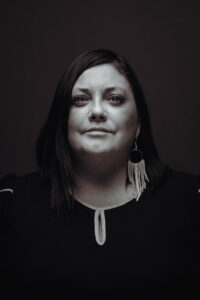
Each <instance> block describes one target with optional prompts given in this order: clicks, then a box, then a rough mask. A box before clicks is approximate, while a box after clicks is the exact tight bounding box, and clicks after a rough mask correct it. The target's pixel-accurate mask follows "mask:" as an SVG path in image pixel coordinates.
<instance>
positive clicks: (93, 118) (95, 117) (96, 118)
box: [89, 113, 106, 121]
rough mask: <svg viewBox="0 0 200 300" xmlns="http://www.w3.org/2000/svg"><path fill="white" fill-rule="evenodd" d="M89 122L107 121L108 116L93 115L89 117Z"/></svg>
mask: <svg viewBox="0 0 200 300" xmlns="http://www.w3.org/2000/svg"><path fill="white" fill-rule="evenodd" d="M89 120H90V121H105V120H106V116H105V115H104V114H102V113H101V114H96V113H92V114H91V115H90V116H89Z"/></svg>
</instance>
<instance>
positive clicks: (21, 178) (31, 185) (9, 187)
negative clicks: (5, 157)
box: [0, 171, 43, 199]
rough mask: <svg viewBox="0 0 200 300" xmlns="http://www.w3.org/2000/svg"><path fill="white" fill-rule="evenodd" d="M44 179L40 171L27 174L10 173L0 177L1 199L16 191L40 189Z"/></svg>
mask: <svg viewBox="0 0 200 300" xmlns="http://www.w3.org/2000/svg"><path fill="white" fill-rule="evenodd" d="M42 185H43V181H42V178H41V175H40V172H39V171H35V172H31V173H28V174H25V175H17V174H16V173H8V174H6V175H5V176H3V177H2V178H1V179H0V199H2V198H5V197H6V198H7V197H10V196H12V195H15V193H16V191H27V190H30V191H31V190H34V189H39V188H41V187H42Z"/></svg>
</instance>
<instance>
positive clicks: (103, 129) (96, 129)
mask: <svg viewBox="0 0 200 300" xmlns="http://www.w3.org/2000/svg"><path fill="white" fill-rule="evenodd" d="M93 131H95V132H111V131H109V130H107V129H106V128H103V127H93V128H90V129H88V130H87V131H86V132H93Z"/></svg>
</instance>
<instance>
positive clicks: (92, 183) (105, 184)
mask: <svg viewBox="0 0 200 300" xmlns="http://www.w3.org/2000/svg"><path fill="white" fill-rule="evenodd" d="M127 164H128V162H127V159H123V160H122V159H121V160H120V159H118V160H117V161H116V160H114V159H111V158H109V159H106V157H105V156H104V157H102V156H101V157H100V156H99V157H90V158H88V159H84V160H82V161H80V160H79V161H78V163H76V166H75V167H74V173H75V183H76V188H75V191H74V197H75V198H76V199H77V200H80V202H81V201H83V202H84V203H87V204H89V205H92V206H96V207H104V206H112V205H114V204H116V205H117V203H120V201H121V202H122V201H123V199H125V200H126V199H127Z"/></svg>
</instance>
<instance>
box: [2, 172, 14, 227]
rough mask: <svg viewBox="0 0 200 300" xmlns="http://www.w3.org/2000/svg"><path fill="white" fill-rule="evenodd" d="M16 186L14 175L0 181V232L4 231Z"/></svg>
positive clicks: (11, 174)
mask: <svg viewBox="0 0 200 300" xmlns="http://www.w3.org/2000/svg"><path fill="white" fill-rule="evenodd" d="M15 186H16V175H15V174H14V173H10V174H8V175H6V176H5V177H3V178H1V180H0V230H1V233H2V230H4V228H5V226H6V224H7V222H8V218H7V217H8V212H9V210H10V209H11V205H12V201H13V199H14V194H15Z"/></svg>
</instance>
